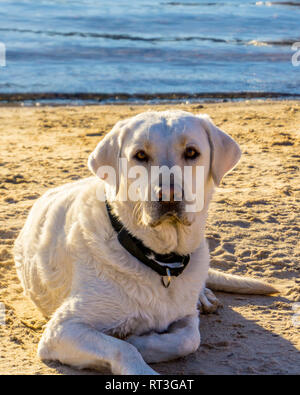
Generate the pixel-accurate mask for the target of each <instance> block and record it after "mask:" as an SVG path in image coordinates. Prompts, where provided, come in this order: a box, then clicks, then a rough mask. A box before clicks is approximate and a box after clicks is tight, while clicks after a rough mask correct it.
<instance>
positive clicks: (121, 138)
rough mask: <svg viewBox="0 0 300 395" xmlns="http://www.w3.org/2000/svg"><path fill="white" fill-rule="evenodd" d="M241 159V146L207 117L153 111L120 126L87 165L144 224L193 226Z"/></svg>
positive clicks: (103, 142) (179, 112)
mask: <svg viewBox="0 0 300 395" xmlns="http://www.w3.org/2000/svg"><path fill="white" fill-rule="evenodd" d="M240 155H241V152H240V149H239V146H238V145H237V143H236V142H235V141H234V140H233V139H232V138H231V137H230V136H228V135H227V134H226V133H224V132H223V131H221V130H220V129H219V128H217V127H216V126H215V125H214V124H213V123H212V121H211V119H210V118H209V117H208V116H207V115H193V114H191V113H188V112H184V111H164V112H152V111H149V112H144V113H142V114H139V115H137V116H135V117H132V118H129V119H127V120H123V121H120V122H118V123H117V124H116V125H115V127H114V128H113V129H112V131H111V132H110V133H108V134H107V135H106V136H105V137H104V138H103V140H102V141H101V142H100V143H99V144H98V146H97V147H96V149H95V150H94V152H93V153H92V154H91V155H90V157H89V161H88V165H89V168H90V170H91V171H92V172H93V173H94V174H97V175H98V176H99V177H100V178H101V179H103V180H104V181H105V183H106V187H107V192H108V194H109V191H110V190H111V188H113V189H114V190H115V191H116V201H117V202H122V205H123V206H124V207H126V208H127V210H129V212H130V213H131V216H133V217H134V218H135V220H136V223H139V224H140V225H141V226H147V227H152V228H155V227H158V226H160V225H161V224H164V223H165V224H169V225H173V226H177V225H179V224H181V225H183V226H190V225H191V224H192V223H193V222H194V221H195V218H196V216H197V213H199V211H201V209H202V208H203V204H204V206H205V201H206V197H207V194H208V193H209V191H208V189H209V188H210V189H211V187H212V185H213V184H215V185H219V183H220V181H221V179H222V177H223V176H224V175H225V174H226V173H227V172H228V171H229V170H230V169H232V168H233V167H234V166H235V164H236V163H237V162H238V160H239V158H240ZM109 169H113V170H114V172H115V174H116V177H115V178H114V177H111V176H110V175H111V174H109V173H110V172H109ZM120 169H121V170H120ZM199 169H200V170H199ZM198 170H199V171H198ZM199 193H200V194H202V197H203V199H202V200H204V202H202V203H201V199H198V200H197V197H198V198H199V196H198V195H199ZM110 196H111V195H110ZM199 201H200V205H199Z"/></svg>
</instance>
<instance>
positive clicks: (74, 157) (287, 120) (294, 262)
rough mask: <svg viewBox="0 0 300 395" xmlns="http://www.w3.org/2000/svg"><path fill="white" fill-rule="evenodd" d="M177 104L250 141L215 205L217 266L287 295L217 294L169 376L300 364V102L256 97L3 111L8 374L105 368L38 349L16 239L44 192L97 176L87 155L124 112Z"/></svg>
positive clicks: (1, 360)
mask: <svg viewBox="0 0 300 395" xmlns="http://www.w3.org/2000/svg"><path fill="white" fill-rule="evenodd" d="M171 107H172V108H174V107H177V108H182V109H185V110H190V111H192V112H197V113H199V112H205V113H208V114H210V115H211V117H212V118H213V120H214V121H215V122H216V124H217V125H218V126H220V127H221V128H223V129H224V130H226V131H227V132H228V133H229V134H231V135H232V136H233V137H234V138H235V139H236V140H237V141H238V142H239V143H240V145H241V147H242V150H243V156H242V160H241V162H240V163H239V165H238V166H237V167H236V168H235V170H234V171H233V172H232V173H230V174H229V175H228V176H226V177H225V179H224V180H223V183H222V185H221V188H219V190H218V191H217V193H216V194H215V197H214V200H213V203H212V205H211V208H210V215H209V220H208V226H207V237H208V239H209V242H210V247H211V253H212V266H213V267H216V268H218V269H221V270H224V271H227V272H229V273H237V274H240V275H250V276H253V277H257V278H263V279H265V280H267V281H269V282H270V283H272V284H274V285H275V286H277V287H279V288H280V289H281V294H280V295H279V296H275V297H266V296H245V295H244V296H241V295H230V294H224V293H219V294H218V296H219V298H220V299H221V301H222V302H223V304H224V307H223V308H222V309H220V310H219V311H218V313H217V314H212V315H203V316H202V317H201V324H200V326H201V334H202V346H201V347H200V349H199V350H198V351H197V352H196V353H195V354H193V355H190V356H188V357H186V358H182V359H179V360H177V361H174V362H170V363H164V364H158V365H155V369H157V371H159V372H160V373H166V374H171V373H173V374H216V373H221V374H255V373H258V374H292V373H294V374H295V373H296V374H297V373H298V374H299V373H300V327H298V328H297V327H295V326H294V325H293V322H292V317H293V313H295V311H293V309H292V308H293V306H294V305H295V302H297V301H298V302H300V293H299V291H300V277H299V274H300V265H299V217H298V219H297V216H298V214H299V197H300V195H299V185H300V182H299V167H298V166H299V161H300V150H299V145H298V143H299V136H300V103H299V102H289V101H285V102H263V101H258V102H243V103H222V104H204V105H203V107H202V106H201V105H176V106H175V105H174V106H171V105H168V106H162V105H159V106H87V107H36V108H25V107H24V108H20V107H15V108H11V107H9V108H1V109H0V147H1V151H0V202H1V204H0V210H1V211H0V302H2V303H4V305H5V310H6V320H5V325H3V324H2V325H0V374H66V373H67V374H81V373H88V374H95V373H94V372H91V371H84V372H80V371H77V370H75V369H72V368H69V367H67V366H63V365H61V364H59V363H56V362H51V363H49V364H44V363H42V362H41V361H39V360H38V358H37V357H36V349H37V343H38V341H39V338H40V336H41V333H42V331H43V325H44V324H45V320H44V319H43V317H42V316H41V315H40V314H39V313H38V312H37V310H36V308H35V307H34V305H33V304H31V302H30V301H29V300H27V299H26V298H25V297H24V296H23V295H22V289H21V286H20V284H19V282H18V279H17V276H16V272H15V268H14V262H13V257H12V247H13V243H14V240H15V238H16V236H17V234H18V232H19V231H20V229H21V227H22V226H23V224H24V221H25V218H26V216H27V214H28V211H29V209H30V207H31V206H32V204H33V203H34V201H35V199H36V198H37V197H39V196H40V195H41V194H43V193H44V192H45V191H46V190H47V189H48V188H51V187H53V186H57V185H61V184H63V183H66V182H70V181H71V180H77V179H78V178H81V177H85V176H88V175H89V172H88V170H87V167H86V162H87V157H88V155H89V153H90V152H91V150H92V149H93V148H94V147H95V145H96V143H97V142H98V140H99V139H100V137H99V136H102V135H103V134H104V133H106V132H108V131H109V130H110V129H111V127H112V126H113V125H114V123H115V122H116V121H117V120H119V119H122V118H125V117H128V116H131V115H134V114H137V113H139V112H141V111H144V110H147V109H149V108H152V109H153V108H155V109H166V108H171Z"/></svg>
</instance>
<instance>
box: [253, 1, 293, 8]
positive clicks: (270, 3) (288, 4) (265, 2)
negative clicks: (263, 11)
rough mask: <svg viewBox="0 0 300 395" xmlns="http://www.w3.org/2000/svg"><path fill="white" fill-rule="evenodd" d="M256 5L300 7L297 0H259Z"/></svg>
mask: <svg viewBox="0 0 300 395" xmlns="http://www.w3.org/2000/svg"><path fill="white" fill-rule="evenodd" d="M255 5H258V6H262V5H264V6H267V7H272V5H283V6H290V7H300V3H299V2H295V1H257V2H256V3H255Z"/></svg>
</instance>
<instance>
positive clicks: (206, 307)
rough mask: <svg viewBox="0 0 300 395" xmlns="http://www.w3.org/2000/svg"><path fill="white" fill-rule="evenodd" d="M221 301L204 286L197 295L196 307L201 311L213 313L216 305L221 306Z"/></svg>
mask: <svg viewBox="0 0 300 395" xmlns="http://www.w3.org/2000/svg"><path fill="white" fill-rule="evenodd" d="M222 306H223V305H222V303H221V302H220V301H219V299H218V298H217V297H216V296H215V295H214V293H213V292H212V291H211V290H210V289H208V288H204V289H203V291H202V292H201V294H200V296H199V301H198V309H199V310H200V312H201V313H204V314H207V313H214V312H215V311H216V310H217V309H218V307H222Z"/></svg>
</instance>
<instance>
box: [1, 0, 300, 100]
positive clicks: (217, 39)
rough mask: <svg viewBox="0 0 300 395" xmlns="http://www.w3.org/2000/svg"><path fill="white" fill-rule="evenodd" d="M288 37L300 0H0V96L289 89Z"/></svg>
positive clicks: (293, 81)
mask: <svg viewBox="0 0 300 395" xmlns="http://www.w3.org/2000/svg"><path fill="white" fill-rule="evenodd" d="M297 41H298V42H300V1H296V2H255V1H254V2H252V1H239V0H231V1H226V0H225V1H216V2H210V1H199V0H198V1H196V0H187V1H184V0H183V1H168V0H131V1H128V0H126V1H125V0H99V1H96V0H80V1H79V0H78V1H63V0H42V1H34V0H20V1H9V0H0V42H2V43H4V44H5V46H6V67H0V94H1V93H5V92H7V93H13V92H23V93H24V92H27V93H28V92H65V93H77V92H83V93H84V92H96V93H116V92H124V93H130V94H133V93H153V94H156V93H172V92H186V93H188V94H191V93H206V92H210V93H214V92H240V91H259V92H280V93H292V94H297V93H298V94H299V93H300V67H294V66H293V65H292V62H291V58H292V55H293V54H294V53H295V51H292V48H291V46H292V44H293V43H294V42H297ZM299 60H300V56H299Z"/></svg>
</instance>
